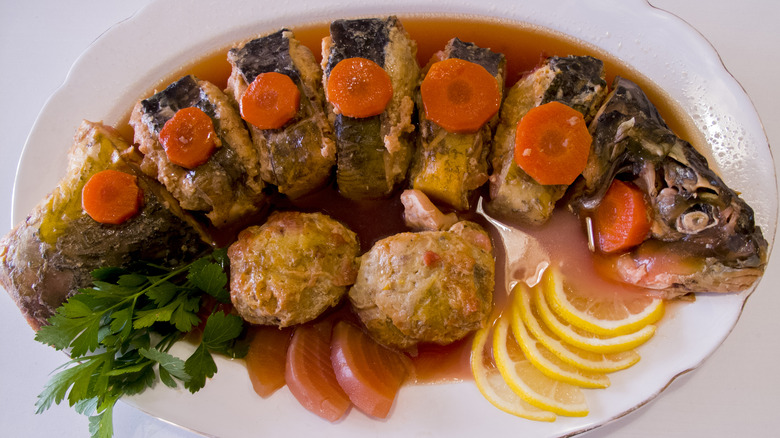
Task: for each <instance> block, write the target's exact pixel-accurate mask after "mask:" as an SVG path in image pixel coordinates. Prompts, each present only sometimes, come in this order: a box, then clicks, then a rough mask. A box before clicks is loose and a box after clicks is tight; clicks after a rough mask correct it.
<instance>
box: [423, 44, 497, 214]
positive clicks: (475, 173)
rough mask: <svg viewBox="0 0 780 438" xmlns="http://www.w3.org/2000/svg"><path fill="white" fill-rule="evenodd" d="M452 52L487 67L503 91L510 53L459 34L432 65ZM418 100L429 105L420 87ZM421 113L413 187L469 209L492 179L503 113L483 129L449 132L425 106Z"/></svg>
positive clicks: (431, 196)
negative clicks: (463, 38)
mask: <svg viewBox="0 0 780 438" xmlns="http://www.w3.org/2000/svg"><path fill="white" fill-rule="evenodd" d="M449 58H457V59H462V60H465V61H469V62H473V63H475V64H478V65H480V66H482V67H484V68H485V70H487V71H488V73H490V74H491V75H493V77H494V78H495V80H496V82H497V83H498V86H499V92H500V94H501V96H502V97H503V93H504V82H505V78H506V58H505V57H504V55H502V54H500V53H496V52H493V51H492V50H490V49H488V48H484V47H479V46H477V45H476V44H473V43H467V42H463V41H461V40H459V39H458V38H453V39H452V40H450V41H449V42H448V43H447V45H446V46H445V48H444V50H443V51H441V52H439V53H437V54H435V55H434V56H433V57H432V59H431V62H430V63H429V66H428V68H430V65H431V64H432V63H433V62H435V61H439V60H444V59H449ZM424 73H425V71H424ZM417 106H418V108H423V103H422V97H421V95H420V93H419V92H418V93H417ZM418 118H419V122H418V126H419V135H418V136H417V150H416V152H415V155H414V158H413V159H412V167H411V170H410V175H409V180H410V184H411V187H412V188H414V189H417V190H420V191H422V192H423V193H425V194H426V195H427V196H428V197H430V198H431V199H433V200H435V201H437V202H443V203H445V204H448V205H450V206H452V207H454V208H455V209H457V210H466V209H468V207H469V201H470V197H471V194H472V193H473V192H474V191H475V190H476V189H478V188H479V187H481V186H482V185H483V184H485V183H486V182H487V180H488V160H487V157H488V154H489V153H490V150H491V148H492V144H493V131H494V129H495V127H496V125H497V124H498V114H496V115H495V116H494V117H493V118H491V119H490V120H488V121H487V122H486V123H485V124H484V125H483V126H482V127H481V128H480V129H479V130H478V131H477V132H474V133H467V134H459V133H452V132H447V131H446V130H445V129H444V128H442V127H441V126H439V125H437V124H436V123H435V122H433V121H430V120H428V119H427V118H426V117H425V111H424V110H422V109H421V110H420V111H419V113H418Z"/></svg>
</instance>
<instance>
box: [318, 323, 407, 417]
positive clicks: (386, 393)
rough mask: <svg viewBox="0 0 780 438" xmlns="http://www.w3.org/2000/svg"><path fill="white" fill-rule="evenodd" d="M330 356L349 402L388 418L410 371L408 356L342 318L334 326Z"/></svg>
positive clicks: (363, 409) (369, 412)
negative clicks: (382, 343)
mask: <svg viewBox="0 0 780 438" xmlns="http://www.w3.org/2000/svg"><path fill="white" fill-rule="evenodd" d="M330 359H331V362H332V363H333V370H334V371H335V373H336V379H337V380H338V382H339V384H340V385H341V387H342V388H344V391H345V392H346V393H347V395H348V396H349V399H350V401H352V403H353V404H354V405H355V406H356V407H357V408H358V409H360V410H361V411H363V412H364V413H366V414H368V415H371V416H374V417H377V418H386V417H387V414H388V413H389V412H390V408H391V407H392V406H393V402H394V401H395V397H396V395H397V394H398V390H399V389H400V388H401V385H402V384H403V382H404V380H405V379H406V376H407V374H408V373H409V368H410V366H411V364H410V363H409V360H408V358H407V357H406V356H404V355H403V354H402V353H399V352H397V351H394V350H391V349H389V348H387V347H385V346H383V345H381V344H378V343H377V342H376V341H374V340H373V339H371V337H370V336H368V335H367V334H366V333H364V332H363V331H362V330H360V329H359V328H357V327H356V326H355V325H353V324H351V323H349V322H346V321H339V322H338V323H337V324H336V326H335V327H334V328H333V339H332V340H331V346H330Z"/></svg>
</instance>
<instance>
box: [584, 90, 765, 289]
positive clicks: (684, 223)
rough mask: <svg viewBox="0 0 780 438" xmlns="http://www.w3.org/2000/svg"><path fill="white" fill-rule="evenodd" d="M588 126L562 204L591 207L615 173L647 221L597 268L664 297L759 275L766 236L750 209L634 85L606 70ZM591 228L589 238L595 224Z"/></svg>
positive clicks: (737, 284) (740, 285)
mask: <svg viewBox="0 0 780 438" xmlns="http://www.w3.org/2000/svg"><path fill="white" fill-rule="evenodd" d="M590 132H591V134H592V137H593V143H592V149H591V153H590V156H589V157H588V163H587V166H586V168H585V170H584V172H583V173H582V176H583V178H582V180H581V184H579V185H578V187H577V188H576V190H575V195H574V197H573V200H572V202H571V207H572V208H573V209H574V210H575V211H576V212H577V213H578V214H579V215H580V216H583V217H591V216H593V215H594V212H597V211H598V209H599V206H600V205H601V204H602V203H603V199H604V198H605V195H606V194H607V193H608V191H609V190H610V188H611V187H612V186H614V185H615V184H616V183H615V181H621V182H627V183H628V184H631V185H633V186H634V187H636V188H638V189H639V190H640V191H641V193H642V194H643V195H644V199H645V200H646V203H647V215H648V220H649V222H648V225H649V227H648V228H649V231H648V233H647V236H646V237H647V238H646V239H643V240H642V242H640V243H639V244H638V246H635V247H633V248H631V249H630V250H629V251H627V252H621V253H615V254H610V255H608V256H607V259H608V260H609V261H610V264H611V269H608V270H607V271H606V272H609V273H611V275H613V276H614V277H616V278H617V279H619V280H620V281H623V282H626V283H630V284H635V285H638V286H642V287H646V288H650V289H659V290H662V291H664V293H665V294H666V295H667V296H668V297H674V296H677V295H680V294H685V293H688V292H733V291H739V290H743V289H746V288H748V287H750V286H751V285H752V284H753V283H754V282H755V281H756V280H757V279H758V278H759V277H760V276H761V273H762V272H763V270H764V267H765V266H766V262H767V246H768V245H767V241H766V240H765V239H764V237H763V235H762V233H761V229H760V228H759V227H757V226H756V224H755V220H754V217H753V209H752V208H751V207H750V206H749V205H747V203H745V201H744V200H742V199H741V198H740V197H739V195H738V194H737V193H736V192H735V191H734V190H732V189H730V188H729V187H727V186H726V184H725V183H724V182H723V180H722V179H721V178H720V177H719V176H718V175H717V174H716V173H715V172H714V171H713V170H712V169H711V168H710V167H709V165H708V164H707V159H706V158H705V157H704V156H702V155H701V154H700V153H699V152H697V151H696V150H695V149H694V148H693V146H691V144H690V143H688V142H686V141H685V140H682V139H680V138H679V137H677V136H676V135H675V134H674V133H673V132H672V131H671V130H670V129H669V127H668V126H667V125H666V123H665V122H664V121H663V119H662V118H661V116H660V114H659V113H658V110H657V109H656V108H655V106H654V105H653V104H652V103H651V102H650V100H649V99H648V97H647V95H645V93H644V92H643V91H642V90H641V89H640V88H639V86H637V85H636V84H635V83H633V82H631V81H629V80H628V79H625V78H620V77H618V78H616V80H615V82H614V84H613V86H612V91H611V93H610V94H609V96H608V97H607V100H606V101H605V103H604V105H602V107H601V109H599V112H598V114H596V117H595V119H594V120H593V122H592V123H591V125H590ZM618 184H620V183H618ZM594 233H595V234H594V236H593V237H594V240H595V245H596V246H597V247H598V246H600V245H599V241H598V240H599V235H598V233H599V227H598V226H596V227H595V230H594ZM602 249H603V248H602ZM602 252H604V251H602ZM606 252H611V251H606Z"/></svg>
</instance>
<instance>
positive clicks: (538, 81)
mask: <svg viewBox="0 0 780 438" xmlns="http://www.w3.org/2000/svg"><path fill="white" fill-rule="evenodd" d="M606 93H607V82H606V79H605V72H604V64H603V62H601V61H600V60H598V59H595V58H592V57H589V56H569V57H556V56H553V57H550V58H548V59H547V60H545V61H544V62H543V63H542V65H541V66H540V67H538V68H536V69H535V70H534V71H532V72H531V73H529V74H527V75H526V76H524V77H523V78H521V79H520V80H519V81H518V82H517V83H516V84H515V85H514V86H512V88H511V89H510V90H509V91H508V92H507V96H506V99H505V100H504V103H503V104H502V107H501V120H500V122H499V125H498V127H497V128H496V135H495V138H494V141H493V153H492V158H491V161H492V166H493V174H492V175H491V176H490V197H491V201H490V203H488V205H487V207H488V208H489V209H490V210H491V211H494V212H498V213H500V214H505V215H508V216H512V217H514V218H516V219H517V220H519V221H521V222H525V223H529V224H542V223H544V222H546V221H547V219H549V218H550V216H551V215H552V212H553V209H554V208H555V204H556V202H557V201H558V200H559V199H560V198H561V197H563V195H564V193H565V192H566V189H567V188H568V184H541V183H539V182H538V181H537V180H536V179H534V178H533V177H531V176H530V175H529V174H528V173H527V172H526V171H524V170H523V169H522V168H520V167H519V166H518V165H517V163H516V162H515V159H514V154H515V138H516V130H517V125H518V123H519V122H520V120H521V119H522V118H523V117H524V116H525V115H526V114H527V113H528V112H529V111H530V110H531V109H532V108H535V107H539V106H541V105H544V104H547V103H550V102H560V103H563V104H565V105H567V106H569V107H571V108H573V109H575V110H577V111H578V112H580V113H581V114H582V116H583V118H584V121H585V123H588V122H589V121H590V120H591V119H592V118H593V115H594V114H595V113H596V111H597V110H598V108H599V105H600V104H601V102H602V101H603V99H604V96H606Z"/></svg>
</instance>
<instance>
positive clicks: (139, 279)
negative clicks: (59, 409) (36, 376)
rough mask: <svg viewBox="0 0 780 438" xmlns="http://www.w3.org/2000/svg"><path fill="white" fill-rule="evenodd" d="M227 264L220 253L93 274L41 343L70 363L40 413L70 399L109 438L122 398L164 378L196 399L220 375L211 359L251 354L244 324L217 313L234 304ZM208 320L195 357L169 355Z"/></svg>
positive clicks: (94, 430) (52, 383) (42, 400)
mask: <svg viewBox="0 0 780 438" xmlns="http://www.w3.org/2000/svg"><path fill="white" fill-rule="evenodd" d="M227 265H228V258H227V255H226V253H225V251H224V250H216V251H214V252H212V253H211V254H209V255H207V256H204V257H202V258H199V259H197V260H195V261H194V262H192V263H190V264H187V265H184V266H181V267H177V268H166V267H163V266H158V265H154V264H150V263H139V264H137V265H135V266H132V267H131V268H114V267H109V268H101V269H98V270H96V271H94V272H92V276H93V278H94V281H93V286H92V287H90V288H87V289H82V290H80V291H79V293H78V294H76V295H73V296H72V297H70V299H68V301H67V302H65V304H63V305H62V306H61V307H59V308H58V309H57V311H56V313H55V314H54V315H53V316H52V317H51V318H50V319H49V323H50V325H47V326H44V327H41V329H40V330H39V331H38V333H37V334H36V336H35V339H36V340H37V341H39V342H42V343H44V344H48V345H51V346H52V347H54V348H56V349H58V350H68V351H69V353H70V356H71V360H70V361H68V362H66V363H65V364H63V365H62V366H60V367H59V368H57V369H56V370H55V372H56V374H54V376H52V378H51V379H50V380H49V382H48V383H47V384H46V387H45V388H44V390H43V392H41V394H40V395H38V401H37V402H36V406H37V408H38V410H37V412H38V413H41V412H43V411H45V410H46V409H48V408H49V407H51V405H52V404H53V403H54V404H59V403H60V402H62V401H63V400H65V399H66V398H67V400H68V404H69V405H70V406H72V407H73V408H74V409H76V411H77V412H79V413H81V414H84V415H87V416H89V429H90V433H91V434H92V436H93V437H106V438H108V437H111V436H112V435H113V425H112V412H113V408H114V405H115V404H116V402H117V400H119V399H120V398H121V397H122V396H125V395H133V394H138V393H140V392H142V391H144V390H145V389H147V388H151V387H153V386H154V385H155V384H156V382H157V381H158V378H159V381H161V382H162V383H163V384H165V385H166V386H169V387H172V388H175V387H177V385H178V384H177V381H179V382H181V383H182V384H183V385H184V387H185V388H187V389H188V390H189V391H190V392H193V393H194V392H196V391H198V390H199V389H201V388H203V386H204V385H205V384H206V379H208V378H210V377H212V376H213V375H214V373H216V372H217V365H216V363H215V362H214V358H213V357H212V353H218V354H224V355H227V356H229V357H242V356H243V355H245V354H246V345H245V344H242V343H241V342H240V341H239V339H240V336H241V333H242V331H243V330H244V323H243V321H242V319H241V318H240V317H238V316H236V315H232V314H225V313H223V312H222V311H219V310H211V309H210V307H214V309H218V307H219V306H213V304H214V303H229V302H230V296H229V294H228V291H227V288H226V285H227V274H226V273H225V271H226V268H227ZM209 311H210V312H211V313H210V314H209V313H208V312H209ZM202 316H203V317H206V316H207V319H206V323H205V326H203V327H202V328H203V330H202V332H203V333H202V336H201V340H200V344H199V345H198V347H197V348H196V349H195V351H194V352H193V353H192V354H191V355H190V356H189V357H188V358H187V359H186V360H182V359H181V358H178V357H176V356H173V355H172V354H170V353H169V351H170V349H171V347H172V346H173V345H174V344H175V343H176V342H177V341H179V340H181V339H182V338H183V337H184V336H186V335H187V334H188V333H190V332H192V331H193V330H194V329H196V328H198V327H199V326H202V324H201V317H202Z"/></svg>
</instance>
